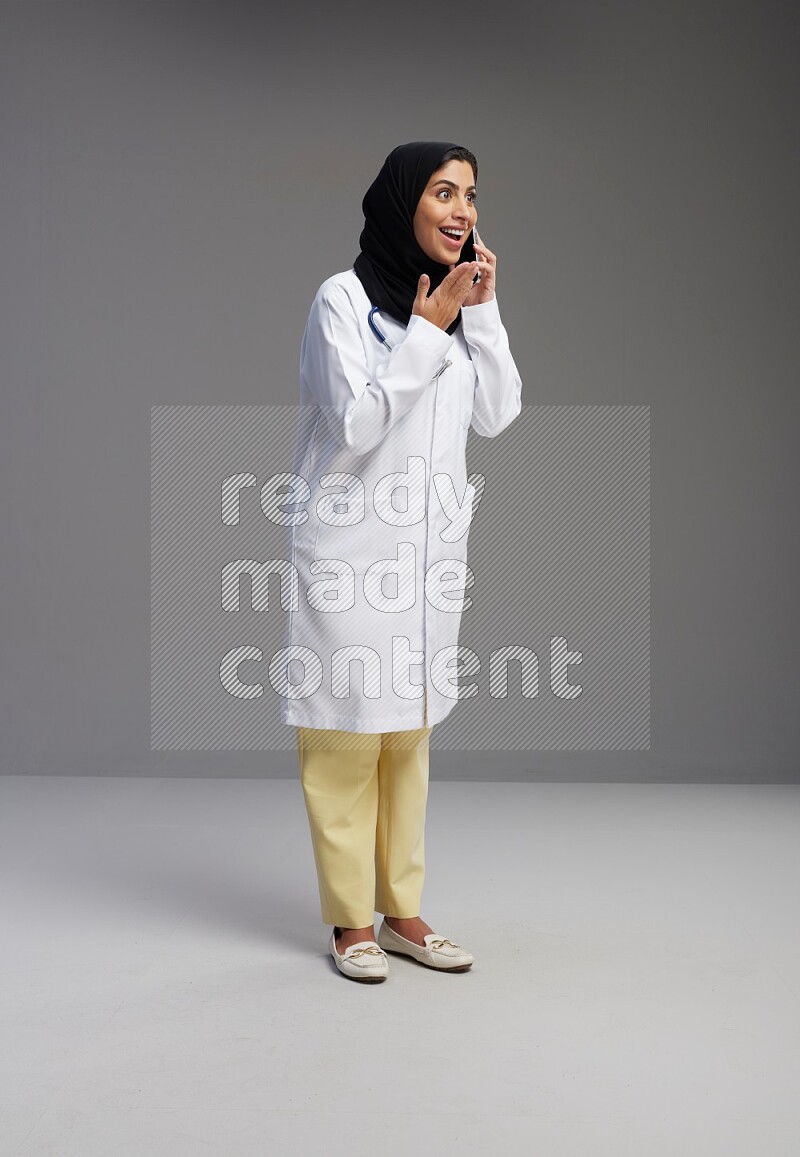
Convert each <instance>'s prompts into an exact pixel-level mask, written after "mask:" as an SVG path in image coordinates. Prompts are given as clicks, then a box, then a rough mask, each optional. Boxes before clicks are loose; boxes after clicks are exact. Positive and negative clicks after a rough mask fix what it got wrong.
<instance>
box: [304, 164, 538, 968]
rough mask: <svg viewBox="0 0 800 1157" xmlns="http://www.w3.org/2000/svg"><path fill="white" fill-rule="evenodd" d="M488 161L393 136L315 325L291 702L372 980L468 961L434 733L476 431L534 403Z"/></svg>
mask: <svg viewBox="0 0 800 1157" xmlns="http://www.w3.org/2000/svg"><path fill="white" fill-rule="evenodd" d="M477 177H478V166H477V162H476V160H475V157H474V156H473V155H472V153H470V152H469V150H467V149H464V148H462V147H460V146H456V145H451V144H449V143H447V142H441V141H416V142H413V143H411V144H407V145H401V146H399V147H398V148H396V149H394V150H393V151H392V152H391V153H390V154H389V156H388V157H387V158H386V161H385V162H384V164H383V167H382V168H381V170H380V172H379V174H378V176H377V177H376V179H375V181H373V183H372V185H371V186H370V188H369V189H368V190H367V193H366V194H365V196H364V200H363V210H364V217H365V224H364V230H363V232H362V234H361V238H360V245H361V252H360V253H359V255H358V257H357V258H356V261H355V262H354V265H353V267H352V268H351V269H348V270H346V271H345V272H343V273H337V274H335V275H334V276H332V277H329V278H328V279H327V280H326V281H324V282H323V284H322V285H321V286H320V288H319V290H318V292H317V295H316V297H315V299H314V302H313V304H312V306H311V312H310V314H309V318H308V323H307V325H306V329H305V333H304V336H303V342H302V349H301V357H300V384H301V398H300V402H301V414H303V420H301V423H300V432H299V436H298V442H297V449H296V457H295V471H294V472H295V475H297V476H299V477H300V479H302V480H303V482H302V483H301V493H299V494H298V495H297V497H298V499H301V498H304V499H305V500H306V501H305V503H304V509H303V513H302V514H300V513H295V514H294V515H293V517H294V518H295V519H296V520H297V522H296V525H294V526H293V527H292V543H291V548H292V563H293V565H294V566H295V568H296V571H297V574H298V577H299V581H300V597H299V598H298V599H297V600H295V602H294V603H293V605H292V609H291V610H290V614H289V621H288V630H287V637H286V642H287V650H285V651H284V653H283V654H284V656H285V657H286V660H287V666H286V671H285V680H284V683H283V686H282V688H281V694H282V695H283V699H282V708H281V717H282V720H283V722H285V723H288V724H291V725H293V726H295V727H296V729H297V744H298V752H299V758H300V772H301V782H302V786H303V792H304V797H305V803H306V808H307V812H308V817H309V823H310V827H311V838H312V845H313V849H314V857H315V862H316V868H317V876H318V881H319V892H320V902H321V906H322V919H323V923H326V924H333V926H334V927H333V931H332V933H331V937H330V941H329V945H328V947H329V951H330V953H331V955H332V956H333V959H334V961H335V963H336V966H337V968H338V969H339V971H340V972H342V973H343V974H344V975H345V976H349V977H351V978H353V979H358V980H369V981H378V980H383V979H385V977H386V976H387V974H388V961H387V957H386V952H387V951H388V952H397V953H401V954H404V955H407V956H411V957H413V958H415V959H416V960H418V961H420V962H421V963H423V964H426V965H428V966H429V967H433V968H437V969H445V970H448V971H464V970H465V969H467V968H469V967H470V966H471V964H472V962H473V957H472V955H471V954H470V953H469V952H466V951H465V950H464V949H463V948H461V947H460V946H459V945H458V944H455V943H454V942H453V941H451V940H448V939H447V938H445V937H441V936H438V935H437V934H436V933H434V931H433V930H432V929H431V928H430V926H429V925H428V924H426V923H425V922H424V921H423V920H422V919H421V917H420V915H419V911H420V898H421V893H422V884H423V877H424V843H423V840H424V826H425V808H426V801H427V789H428V746H429V738H430V732H431V729H432V727H433V725H434V724H436V723H438V722H440V721H441V720H442V719H444V718H445V717H446V716H447V715H448V714H449V712H450V711H451V710H452V708H453V706H454V704H455V700H456V698H457V697H458V695H457V687H456V684H454V683H452V682H451V679H453V678H455V677H456V675H457V672H456V671H455V670H454V668H453V667H452V664H451V665H450V666H449V667H448V662H447V661H448V660H449V659H450V657H451V656H452V655H453V654H454V651H455V647H456V646H457V643H458V630H459V624H460V618H461V611H462V609H466V608H467V607H468V606H469V602H470V600H468V599H463V598H462V596H463V593H464V588H465V587H466V586H469V585H471V582H472V576H471V572H469V570H468V568H467V566H466V542H467V534H468V529H469V524H470V521H471V518H472V516H473V514H474V508H477V505H478V502H477V501H476V502H473V499H475V497H476V488H475V487H473V486H472V484H471V483H469V482H468V481H467V477H466V459H465V445H466V439H467V432H468V429H469V426H470V425H472V426H473V427H474V429H475V430H476V431H477V433H478V434H482V435H484V436H485V437H493V436H494V435H496V434H499V433H500V432H501V431H502V430H504V429H505V428H506V427H507V426H508V425H509V424H510V423H511V422H512V421H513V420H514V418H515V417H516V416H517V414H518V413H519V412H520V408H521V382H520V378H519V374H518V372H517V368H516V366H515V364H514V360H513V358H512V356H511V353H510V350H509V346H508V337H507V334H506V331H505V329H504V327H503V325H502V323H501V321H500V314H499V311H498V306H497V300H496V297H495V286H496V280H497V259H496V257H495V255H494V253H492V251H491V250H490V249H488V248H487V247H486V246H485V245H484V244H483V243H482V242H481V241H480V239H478V238H475V240H473V234H472V231H473V227H474V225H475V222H476V220H477V216H478V214H477V209H476V205H475V199H476V182H477ZM306 484H307V486H306ZM478 497H479V496H478ZM309 576H322V577H320V578H317V579H316V580H314V579H313V578H309ZM304 584H307V586H306V587H304ZM454 596H455V597H454ZM293 676H294V681H290V680H291V679H292V678H293ZM376 909H377V910H378V911H380V912H383V913H384V921H383V924H382V925H381V928H380V931H379V936H378V941H377V942H376V940H375V935H374V925H373V916H374V911H375V910H376Z"/></svg>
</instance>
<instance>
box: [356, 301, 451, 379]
mask: <svg viewBox="0 0 800 1157" xmlns="http://www.w3.org/2000/svg"><path fill="white" fill-rule="evenodd" d="M378 312H379V309H378V306H377V305H373V307H372V309H371V310H370V311H369V313H368V314H367V324H368V325H369V328H370V329H371V330H372V332H373V333H374V334H375V337H376V338H377V339H378V341H379V342H380V343H381V345H385V346H386V348H387V350H391V348H392V347H391V346H390V345H389V343H388V341H387V340H386V338H385V337H384V335H383V334H382V333H381V331H380V330H379V329H378V323H377V322H376V321H374V320H373V318H374V315H375V314H376V313H378ZM452 364H453V363H452V362H451V361H445V362H444V363H443V364H442V366H441V367H440V368H439V369H438V370H437V371H436V373H435V374H434V375H433V377H432V378H431V381H432V382H433V381H435V380H436V379H437V378H438V377H439V375H440V374H443V373H444V371H445V370H446V369H447V367H448V366H451V365H452Z"/></svg>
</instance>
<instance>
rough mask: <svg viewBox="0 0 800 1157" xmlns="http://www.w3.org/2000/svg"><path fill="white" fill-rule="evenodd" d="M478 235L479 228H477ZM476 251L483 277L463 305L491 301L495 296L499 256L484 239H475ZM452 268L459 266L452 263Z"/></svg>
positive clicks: (476, 233) (473, 287)
mask: <svg viewBox="0 0 800 1157" xmlns="http://www.w3.org/2000/svg"><path fill="white" fill-rule="evenodd" d="M475 235H476V237H477V235H478V230H477V229H476V230H475ZM473 244H474V246H475V253H476V254H477V257H478V261H477V264H478V266H479V267H480V271H481V279H480V281H479V282H478V284H477V285H473V286H472V290H471V292H470V293H468V294H467V296H466V298H465V299H464V301H462V303H461V304H462V305H481V304H482V303H483V302H484V301H491V300H492V298H493V297H494V291H495V285H496V283H497V258H496V257H495V255H494V253H492V251H491V249H487V248H486V246H485V245H484V244H483V242H482V241H474V242H473ZM450 268H451V269H458V268H459V267H458V266H454V265H451V266H450Z"/></svg>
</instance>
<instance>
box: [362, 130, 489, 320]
mask: <svg viewBox="0 0 800 1157" xmlns="http://www.w3.org/2000/svg"><path fill="white" fill-rule="evenodd" d="M455 147H456V146H455V145H452V144H450V143H448V142H447V141H412V142H411V143H410V144H408V145H398V146H397V148H396V149H392V151H391V153H389V156H388V157H387V158H386V160H385V161H384V162H383V167H382V168H381V171H380V172H379V173H378V175H377V177H376V178H375V180H374V181H373V182H372V184H371V185H370V187H369V188H368V189H367V191H366V193H365V194H364V199H363V201H362V202H361V207H362V208H363V210H364V229H363V231H362V233H361V237H360V238H359V244H360V245H361V252H360V253H359V255H358V257H357V258H356V259H355V261H354V262H353V269H354V270H355V272H356V274H357V276H358V278H359V280H360V281H361V284H362V285H363V286H364V289H365V290H366V293H367V297H368V298H369V299H370V301H371V302H372V304H373V305H377V306H378V308H379V309H381V310H385V311H386V313H388V314H389V315H390V317H394V318H396V319H397V321H399V322H402V324H403V325H407V324H408V321H409V318H410V317H411V309H412V306H413V305H414V298H415V297H416V296H417V287H418V284H419V278H420V274H422V273H427V275H428V277H429V278H430V284H429V286H428V293H429V294H430V293H433V291H434V289H436V287H437V285H440V284H441V283H442V281H444V279H445V277H446V276H447V274H448V273H449V272H450V270H449V269H448V268H447V266H446V265H442V264H440V263H439V262H438V261H432V260H431V258H430V257H428V255H427V254H426V253H425V251H424V250H423V249H421V248H420V246H419V244H418V242H417V239H416V237H415V236H414V226H413V221H414V214H415V213H416V211H417V205H418V204H419V199H420V197H421V196H422V194H423V192H424V190H425V187H426V185H427V184H428V181H429V180H430V179H431V177H432V175H433V174H434V173H435V172H436V170H437V169H439V168H441V165H442V158H443V157H444V155H445V153H446V152H447V150H448V149H452V148H455ZM474 260H475V248H474V246H473V244H472V231H471V230H470V232H469V234H468V235H467V238H466V240H465V242H464V244H463V246H462V248H461V253H460V255H459V258H458V261H457V264H459V265H460V264H461V262H462V261H474ZM460 324H461V310H459V311H458V314H457V315H456V318H455V320H454V321H452V322H451V323H450V325H449V326H448V327H447V332H448V333H449V334H452V333H454V332H455V331H456V330H457V329H458V327H459V325H460Z"/></svg>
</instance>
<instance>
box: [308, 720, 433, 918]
mask: <svg viewBox="0 0 800 1157" xmlns="http://www.w3.org/2000/svg"><path fill="white" fill-rule="evenodd" d="M431 730H432V728H430V727H421V728H419V729H418V730H416V731H384V732H382V733H378V734H374V735H373V734H361V733H357V732H353V731H333V730H323V729H318V728H313V727H297V728H296V731H297V750H298V754H299V757H300V781H301V783H302V786H303V795H304V797H305V803H306V811H307V812H308V820H309V824H310V827H311V843H312V845H313V848H314V860H315V863H316V867H317V880H318V883H319V898H320V904H321V908H322V922H323V924H335V925H338V926H339V927H340V928H366V927H368V926H369V925H371V924H372V923H373V921H374V919H375V912H376V911H378V912H382V913H383V914H384V915H386V916H398V917H408V916H419V914H420V901H421V897H422V885H423V881H424V877H425V810H426V805H427V799H428V743H429V739H430V734H431Z"/></svg>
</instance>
